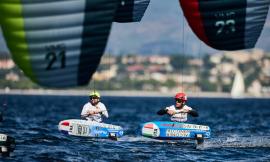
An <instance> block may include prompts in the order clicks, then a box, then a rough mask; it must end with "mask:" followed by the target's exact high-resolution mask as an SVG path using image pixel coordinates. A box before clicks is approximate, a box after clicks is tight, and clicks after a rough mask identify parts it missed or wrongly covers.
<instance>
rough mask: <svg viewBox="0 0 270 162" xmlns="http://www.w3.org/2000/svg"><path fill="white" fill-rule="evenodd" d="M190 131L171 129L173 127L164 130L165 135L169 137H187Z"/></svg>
mask: <svg viewBox="0 0 270 162" xmlns="http://www.w3.org/2000/svg"><path fill="white" fill-rule="evenodd" d="M189 133H190V131H188V130H173V129H167V130H166V136H171V137H189Z"/></svg>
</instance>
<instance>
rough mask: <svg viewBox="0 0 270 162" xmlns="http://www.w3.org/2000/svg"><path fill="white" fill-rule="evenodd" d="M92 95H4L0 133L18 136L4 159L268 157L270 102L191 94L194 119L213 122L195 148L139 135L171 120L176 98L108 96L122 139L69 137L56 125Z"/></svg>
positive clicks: (1, 97)
mask: <svg viewBox="0 0 270 162" xmlns="http://www.w3.org/2000/svg"><path fill="white" fill-rule="evenodd" d="M87 99H88V98H87V97H75V96H19V95H0V102H1V105H3V103H6V104H7V109H6V111H5V112H4V122H3V123H0V133H6V134H9V135H11V136H13V137H15V138H16V144H17V146H16V149H15V151H14V153H12V155H11V157H9V158H1V157H0V161H1V160H4V161H94V160H96V161H168V160H171V161H238V160H244V161H246V160H248V161H269V160H270V117H269V116H270V107H269V105H270V100H269V99H238V100H233V99H209V98H192V99H189V102H188V105H189V106H191V107H193V108H195V109H197V110H198V111H199V114H200V117H199V118H192V117H190V118H189V119H190V120H189V123H196V124H204V125H209V126H210V127H211V129H212V138H211V139H210V140H207V141H206V142H205V144H204V146H202V147H199V148H197V149H196V148H195V145H194V142H193V141H180V142H167V141H160V140H159V141H158V140H153V139H148V138H145V137H142V136H140V134H139V125H140V124H141V123H144V122H148V121H153V120H155V121H156V120H167V119H169V118H168V117H167V116H164V117H161V116H158V115H156V111H157V110H159V109H160V108H162V107H165V106H167V105H171V104H173V102H174V101H173V99H172V98H151V97H146V98H145V97H144V98H142V97H103V102H104V103H105V104H106V105H107V107H108V110H109V115H110V118H109V119H107V120H105V122H106V123H112V124H116V125H121V126H122V127H123V128H124V130H125V136H124V137H123V138H121V139H120V140H119V141H110V140H106V139H103V140H97V139H89V138H79V137H68V136H65V135H63V134H61V133H60V132H59V131H58V129H57V125H58V123H59V121H61V120H64V119H71V118H79V117H80V112H81V108H82V106H83V105H84V103H85V102H87Z"/></svg>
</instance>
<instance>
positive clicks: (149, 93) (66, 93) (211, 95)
mask: <svg viewBox="0 0 270 162" xmlns="http://www.w3.org/2000/svg"><path fill="white" fill-rule="evenodd" d="M99 92H100V93H101V94H102V95H103V96H110V97H113V96H115V97H171V96H173V95H174V93H175V92H159V91H130V90H121V91H99ZM88 93H89V90H77V89H76V90H75V89H67V90H63V89H61V90H60V89H59V90H56V89H27V90H24V89H0V94H1V95H57V96H87V95H88ZM186 93H187V94H188V96H189V97H197V98H232V97H231V95H230V93H217V92H186ZM241 98H270V96H261V97H256V96H250V95H245V96H243V97H241Z"/></svg>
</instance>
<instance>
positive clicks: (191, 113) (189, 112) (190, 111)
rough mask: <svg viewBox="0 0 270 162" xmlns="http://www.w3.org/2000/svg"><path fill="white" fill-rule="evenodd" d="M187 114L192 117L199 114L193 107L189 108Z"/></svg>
mask: <svg viewBox="0 0 270 162" xmlns="http://www.w3.org/2000/svg"><path fill="white" fill-rule="evenodd" d="M188 114H190V115H191V116H193V117H198V116H199V114H198V112H197V111H196V110H193V109H192V110H189V111H188Z"/></svg>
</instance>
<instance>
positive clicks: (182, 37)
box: [0, 0, 270, 55]
mask: <svg viewBox="0 0 270 162" xmlns="http://www.w3.org/2000/svg"><path fill="white" fill-rule="evenodd" d="M269 43H270V16H269V14H268V19H267V23H266V25H265V27H264V30H263V32H262V34H261V37H260V39H259V41H258V43H257V45H256V47H258V48H263V49H265V50H267V51H270V46H269ZM6 50H7V49H6V47H5V45H4V40H3V38H2V36H1V31H0V51H6ZM106 52H107V53H108V52H110V53H113V54H127V53H142V54H172V53H183V52H185V53H189V54H193V55H198V54H201V53H206V52H207V53H213V52H216V51H215V50H213V49H212V48H210V47H208V46H206V45H205V44H204V43H202V42H201V41H199V40H198V38H197V37H196V36H195V35H194V34H193V33H192V32H191V30H190V28H189V26H188V25H187V22H186V21H185V20H183V15H182V10H181V8H180V6H179V2H178V0H166V1H165V0H151V3H150V5H149V7H148V9H147V11H146V14H145V16H144V18H143V20H142V22H140V23H129V24H128V23H127V24H120V23H114V24H113V27H112V31H111V35H110V37H109V41H108V44H107V49H106Z"/></svg>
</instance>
